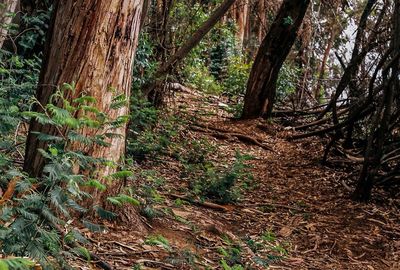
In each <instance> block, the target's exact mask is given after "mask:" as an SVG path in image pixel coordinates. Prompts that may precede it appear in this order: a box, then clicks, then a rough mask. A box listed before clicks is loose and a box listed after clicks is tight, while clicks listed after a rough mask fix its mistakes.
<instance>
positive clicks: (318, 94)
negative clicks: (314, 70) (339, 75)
mask: <svg viewBox="0 0 400 270" xmlns="http://www.w3.org/2000/svg"><path fill="white" fill-rule="evenodd" d="M331 27H332V26H331ZM335 37H336V31H335V29H332V30H331V33H330V37H329V40H328V42H327V44H326V47H325V51H324V56H323V58H322V62H321V66H320V68H319V76H318V82H317V87H316V88H315V90H314V98H315V100H317V101H318V102H319V100H320V98H321V88H322V80H323V79H324V76H325V67H326V63H327V61H328V57H329V53H330V52H331V48H332V45H333V42H334V41H335Z"/></svg>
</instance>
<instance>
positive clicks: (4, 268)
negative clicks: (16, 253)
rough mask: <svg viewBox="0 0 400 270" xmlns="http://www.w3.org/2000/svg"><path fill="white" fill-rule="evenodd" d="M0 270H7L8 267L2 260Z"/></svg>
mask: <svg viewBox="0 0 400 270" xmlns="http://www.w3.org/2000/svg"><path fill="white" fill-rule="evenodd" d="M0 270H9V268H8V265H7V263H6V262H5V261H4V260H0Z"/></svg>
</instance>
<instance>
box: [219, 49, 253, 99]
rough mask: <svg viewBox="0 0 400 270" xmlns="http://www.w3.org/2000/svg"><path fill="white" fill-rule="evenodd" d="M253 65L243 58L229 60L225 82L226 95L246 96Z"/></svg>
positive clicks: (233, 57) (237, 57)
mask: <svg viewBox="0 0 400 270" xmlns="http://www.w3.org/2000/svg"><path fill="white" fill-rule="evenodd" d="M251 66H252V63H246V61H245V59H244V57H243V56H232V57H230V58H229V59H228V66H227V74H226V77H225V79H224V81H223V84H224V94H225V95H228V96H229V97H241V96H244V94H245V92H246V87H247V81H248V79H249V74H250V70H251Z"/></svg>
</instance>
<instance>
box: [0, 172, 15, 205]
mask: <svg viewBox="0 0 400 270" xmlns="http://www.w3.org/2000/svg"><path fill="white" fill-rule="evenodd" d="M18 180H19V178H13V179H12V180H11V181H10V182H9V183H8V186H7V189H6V192H4V194H3V196H2V197H1V199H0V207H1V206H2V205H3V204H5V203H6V202H7V201H9V200H11V198H12V197H13V196H14V192H15V187H16V185H17V183H18Z"/></svg>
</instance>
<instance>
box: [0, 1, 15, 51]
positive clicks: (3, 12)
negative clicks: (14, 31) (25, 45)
mask: <svg viewBox="0 0 400 270" xmlns="http://www.w3.org/2000/svg"><path fill="white" fill-rule="evenodd" d="M17 6H18V0H0V49H1V48H2V47H3V43H4V41H5V40H6V39H7V35H8V30H7V25H8V24H10V23H11V21H12V18H13V17H12V15H11V14H12V13H15V11H16V9H17Z"/></svg>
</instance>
